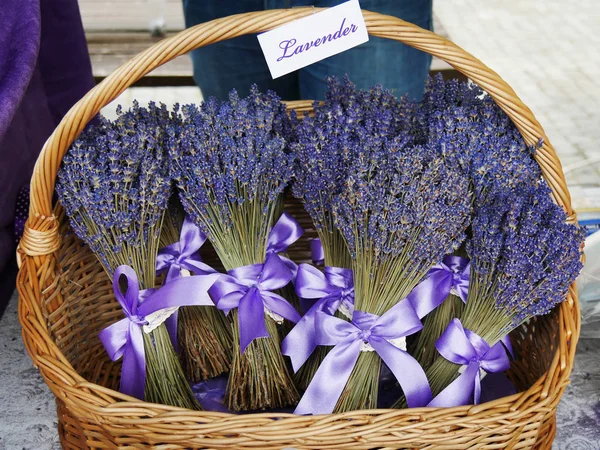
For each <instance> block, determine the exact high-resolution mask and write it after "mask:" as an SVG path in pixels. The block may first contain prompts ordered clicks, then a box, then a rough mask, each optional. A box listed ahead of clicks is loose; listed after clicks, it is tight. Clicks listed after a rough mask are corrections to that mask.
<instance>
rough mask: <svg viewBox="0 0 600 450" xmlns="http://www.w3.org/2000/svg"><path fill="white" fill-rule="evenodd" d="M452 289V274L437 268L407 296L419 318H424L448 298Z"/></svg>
mask: <svg viewBox="0 0 600 450" xmlns="http://www.w3.org/2000/svg"><path fill="white" fill-rule="evenodd" d="M450 289H452V276H451V275H450V274H449V273H448V272H446V271H444V270H436V271H435V272H433V273H431V275H429V277H428V278H426V279H425V280H423V281H422V282H421V283H419V284H418V285H417V286H416V287H415V288H414V289H413V290H412V291H411V293H410V294H408V296H407V297H406V298H407V299H408V301H410V303H411V305H412V306H413V308H414V310H415V311H416V313H417V316H419V319H422V318H423V317H425V316H426V315H427V314H429V313H430V312H431V311H433V310H434V309H435V308H437V307H438V306H439V305H441V304H442V303H443V302H444V300H446V298H447V297H448V294H449V293H450Z"/></svg>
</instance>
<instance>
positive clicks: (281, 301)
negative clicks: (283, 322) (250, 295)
mask: <svg viewBox="0 0 600 450" xmlns="http://www.w3.org/2000/svg"><path fill="white" fill-rule="evenodd" d="M262 296H263V297H262V300H263V302H264V305H265V307H266V308H267V309H268V310H269V311H272V312H274V313H275V314H278V315H280V316H281V317H283V318H284V319H287V320H289V321H290V322H294V323H298V321H299V320H300V314H298V311H296V308H294V307H293V306H292V305H291V304H290V303H289V302H288V301H287V300H286V299H285V298H283V297H282V296H281V295H278V294H275V293H273V292H269V291H265V292H263V293H262Z"/></svg>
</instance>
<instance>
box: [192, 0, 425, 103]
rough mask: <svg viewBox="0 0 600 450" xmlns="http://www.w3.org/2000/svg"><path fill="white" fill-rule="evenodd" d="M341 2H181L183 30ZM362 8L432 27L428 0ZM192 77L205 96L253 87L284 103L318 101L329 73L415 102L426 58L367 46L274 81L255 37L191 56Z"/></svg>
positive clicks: (376, 41)
mask: <svg viewBox="0 0 600 450" xmlns="http://www.w3.org/2000/svg"><path fill="white" fill-rule="evenodd" d="M342 2H343V0H317V1H315V0H183V7H184V14H185V22H186V26H187V27H191V26H193V25H197V24H199V23H203V22H207V21H209V20H213V19H217V18H219V17H225V16H228V15H232V14H239V13H245V12H250V11H260V10H265V9H275V8H290V7H296V6H310V5H314V6H317V7H329V6H335V5H337V4H340V3H342ZM361 7H362V8H363V9H366V10H370V11H376V12H379V13H382V14H387V15H392V16H396V17H400V18H401V19H403V20H406V21H408V22H412V23H414V24H416V25H418V26H420V27H422V28H425V29H431V28H432V0H361ZM192 61H193V64H194V79H195V80H196V83H197V84H198V86H199V87H200V89H201V90H202V93H203V95H204V97H205V98H207V97H210V96H216V97H218V98H220V99H226V98H227V94H228V93H229V91H230V90H231V89H233V88H235V89H237V91H238V92H239V93H240V95H242V96H246V95H247V94H248V90H249V87H250V86H251V85H252V84H253V83H256V84H257V85H258V88H259V89H260V90H261V91H266V90H267V89H272V90H274V91H275V92H277V94H279V96H280V97H281V98H283V99H284V100H299V99H311V100H317V99H323V98H324V94H325V91H326V90H327V85H326V82H325V78H326V77H328V76H331V75H334V76H337V77H338V78H342V77H343V76H344V75H346V74H347V75H348V76H349V78H350V80H352V81H353V82H354V83H355V84H356V85H357V87H358V88H361V89H365V88H369V87H371V86H374V85H375V84H382V85H383V86H385V87H386V88H388V89H392V90H393V91H394V92H395V93H396V95H398V96H401V95H404V94H409V96H410V97H412V98H415V99H420V98H421V97H422V95H423V90H424V86H425V79H426V77H427V74H428V73H429V66H430V64H431V56H430V55H428V54H426V53H424V52H421V51H419V50H415V49H413V48H410V47H408V46H406V45H404V44H401V43H399V42H396V41H392V40H389V39H382V38H376V37H372V36H371V37H370V38H369V42H367V43H365V44H362V45H360V46H358V47H355V48H353V49H351V50H348V51H346V52H343V53H340V54H337V55H334V56H331V57H329V58H327V59H325V60H322V61H319V62H317V63H315V64H312V65H310V66H308V67H304V68H302V69H300V70H298V71H296V72H293V73H290V74H288V75H285V76H283V77H280V78H277V79H275V80H273V79H272V78H271V74H270V73H269V69H268V67H267V64H266V62H265V59H264V56H263V54H262V50H261V49H260V46H259V44H258V40H257V38H256V35H245V36H240V37H237V38H235V39H230V40H227V41H224V42H219V43H216V44H211V45H209V46H207V47H202V48H199V49H196V50H194V51H193V52H192Z"/></svg>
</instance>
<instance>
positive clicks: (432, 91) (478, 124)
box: [410, 75, 541, 368]
mask: <svg viewBox="0 0 600 450" xmlns="http://www.w3.org/2000/svg"><path fill="white" fill-rule="evenodd" d="M410 120H411V122H412V127H413V131H412V134H413V135H414V136H415V139H416V140H417V141H418V142H420V143H425V142H427V141H430V142H436V143H438V144H439V148H440V150H441V151H442V153H443V154H453V155H455V157H456V158H457V160H458V161H459V163H460V165H461V167H462V168H463V169H464V170H465V171H466V172H467V173H469V176H470V178H471V182H470V184H471V188H472V189H473V190H474V191H476V196H477V197H481V195H483V191H485V192H488V193H491V192H505V191H508V190H514V189H519V187H520V186H530V185H532V184H534V183H536V182H537V180H539V179H540V177H541V173H540V170H539V167H538V166H537V164H536V163H535V161H534V159H533V152H534V151H535V148H530V147H528V146H527V144H525V142H524V140H523V137H522V136H521V134H520V132H519V131H518V130H517V128H516V127H515V126H514V124H513V123H512V122H511V121H510V119H509V118H508V116H507V115H506V114H505V113H504V111H502V110H501V109H500V108H499V107H498V106H497V105H496V103H495V102H494V101H493V99H492V98H491V97H489V96H488V95H487V94H485V92H484V91H482V90H481V89H480V88H479V87H478V86H476V85H474V84H470V83H466V82H459V81H458V80H449V81H445V80H443V78H442V77H441V76H439V75H438V76H436V77H434V78H431V79H429V80H428V83H427V87H426V90H425V94H424V96H423V100H422V101H421V102H420V103H418V104H416V105H415V108H414V110H413V113H412V115H411V116H410ZM457 255H459V256H461V257H467V256H468V255H467V254H466V252H465V250H464V248H463V249H461V251H460V253H459V254H457ZM463 310H464V303H463V301H462V300H461V299H460V298H459V297H457V296H456V295H449V296H448V299H447V300H446V301H444V302H443V303H442V304H441V305H440V306H438V307H437V308H436V309H434V310H433V311H432V312H431V313H429V314H428V315H427V317H426V318H425V320H424V322H423V330H421V332H420V333H419V336H418V341H417V342H414V343H413V347H414V348H413V349H412V350H411V352H412V353H413V354H414V355H415V357H416V358H417V360H418V361H419V362H420V363H421V364H422V365H423V367H426V368H427V367H429V366H430V365H431V363H432V362H433V360H434V359H435V358H436V357H437V355H438V352H437V350H436V348H435V342H436V341H437V340H438V338H439V337H440V336H441V335H442V333H443V332H444V330H445V329H446V327H447V326H448V324H449V323H450V321H451V320H452V319H454V318H456V317H460V315H461V314H462V311H463Z"/></svg>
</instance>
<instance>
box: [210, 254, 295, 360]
mask: <svg viewBox="0 0 600 450" xmlns="http://www.w3.org/2000/svg"><path fill="white" fill-rule="evenodd" d="M227 273H228V274H227V275H221V277H220V278H219V279H218V280H217V282H216V283H215V284H214V285H213V286H212V287H211V288H210V290H209V293H210V296H211V297H212V298H213V299H215V303H216V304H217V308H219V309H221V310H223V311H225V313H226V314H227V313H228V312H229V311H230V310H231V309H233V308H238V324H239V328H240V347H241V350H242V353H243V352H244V351H245V350H246V347H248V345H249V344H250V343H251V342H252V341H253V340H254V339H256V338H260V337H269V332H268V331H267V328H266V325H265V308H266V309H267V310H269V311H271V312H273V313H275V314H277V315H279V316H281V317H284V318H286V319H288V320H289V321H291V322H298V320H300V315H299V314H298V312H297V311H296V310H295V309H294V307H293V306H292V305H290V304H289V303H288V302H287V300H286V299H284V298H283V297H281V296H280V295H277V294H275V293H274V292H271V291H273V290H275V289H280V288H282V287H284V286H285V285H287V284H288V283H289V282H290V281H292V278H293V276H294V275H293V273H292V271H291V270H290V269H289V268H288V267H287V266H286V264H285V262H284V261H282V259H281V258H280V257H279V256H278V255H277V254H275V253H273V254H271V255H270V256H268V257H267V260H266V261H265V263H264V264H252V265H249V266H243V267H238V268H236V269H232V270H230V271H229V272H227Z"/></svg>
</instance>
